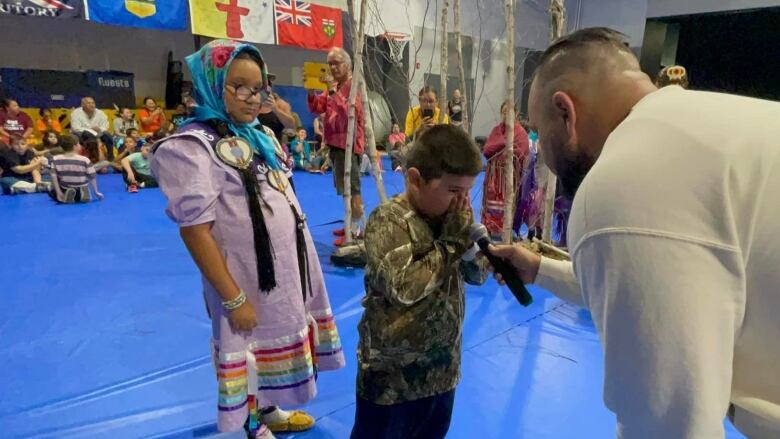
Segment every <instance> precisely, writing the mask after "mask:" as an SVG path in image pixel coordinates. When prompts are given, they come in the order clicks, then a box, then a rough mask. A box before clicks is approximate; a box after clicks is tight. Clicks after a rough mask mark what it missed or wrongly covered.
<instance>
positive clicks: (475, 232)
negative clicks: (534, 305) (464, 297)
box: [469, 223, 539, 306]
mask: <svg viewBox="0 0 780 439" xmlns="http://www.w3.org/2000/svg"><path fill="white" fill-rule="evenodd" d="M469 232H470V233H469V235H470V236H471V239H472V240H474V242H475V243H476V244H477V246H479V248H480V250H481V252H482V255H483V256H484V257H485V258H487V260H488V262H490V265H491V266H492V268H493V271H494V272H495V273H496V274H495V277H496V279H497V280H499V282H502V283H506V285H507V286H508V287H509V290H510V291H512V294H513V295H514V296H515V298H516V299H517V301H518V302H520V304H521V305H523V306H528V305H530V304H531V302H532V301H533V297H531V294H530V293H529V292H528V290H527V289H526V288H525V285H524V281H527V282H528V283H531V282H532V281H533V279H534V278H535V277H536V273H535V272H534V273H533V276H532V277H531V276H523V277H522V278H521V274H530V272H529V270H527V269H524V266H525V265H531V266H533V262H531V261H530V260H529V262H530V264H525V262H526V261H525V260H523V258H522V257H523V256H528V255H524V254H523V253H522V249H519V248H518V247H519V246H501V247H495V246H493V245H491V243H490V238H489V237H488V232H487V229H486V228H485V226H483V225H482V224H476V223H475V224H472V225H471V227H470V228H469ZM528 253H531V252H530V251H529V252H528ZM517 256H520V258H519V259H518V258H517ZM518 265H520V266H518ZM538 270H539V265H538V264H536V271H538Z"/></svg>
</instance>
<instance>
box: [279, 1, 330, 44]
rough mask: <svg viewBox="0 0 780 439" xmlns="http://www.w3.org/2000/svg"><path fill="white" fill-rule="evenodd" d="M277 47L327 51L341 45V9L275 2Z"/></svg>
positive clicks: (302, 3) (306, 3)
mask: <svg viewBox="0 0 780 439" xmlns="http://www.w3.org/2000/svg"><path fill="white" fill-rule="evenodd" d="M274 11H275V17H276V34H277V44H280V45H284V46H296V47H303V48H306V49H315V50H329V49H330V48H331V47H334V46H337V47H342V46H343V45H344V37H343V34H344V32H343V29H342V22H341V9H339V8H331V7H327V6H322V5H317V4H313V3H310V2H305V1H299V0H274Z"/></svg>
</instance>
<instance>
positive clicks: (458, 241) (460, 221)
mask: <svg viewBox="0 0 780 439" xmlns="http://www.w3.org/2000/svg"><path fill="white" fill-rule="evenodd" d="M473 222H474V214H473V212H472V211H471V200H470V199H469V197H468V195H465V194H464V195H458V196H457V197H455V198H453V199H452V202H450V209H449V211H448V212H447V216H446V217H445V219H444V224H443V227H442V234H441V236H442V239H443V240H444V241H447V242H449V243H451V244H453V245H455V247H456V252H457V254H458V257H460V255H461V254H463V253H464V252H465V251H466V250H468V248H469V247H470V246H471V238H470V237H469V226H470V225H471V223H473Z"/></svg>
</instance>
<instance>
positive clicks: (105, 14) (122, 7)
mask: <svg viewBox="0 0 780 439" xmlns="http://www.w3.org/2000/svg"><path fill="white" fill-rule="evenodd" d="M87 13H88V16H87V19H89V20H90V21H94V22H96V23H104V24H113V25H116V26H131V27H142V28H146V29H169V30H185V29H187V2H186V1H184V0H87Z"/></svg>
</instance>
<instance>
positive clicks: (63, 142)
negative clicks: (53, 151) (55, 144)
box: [59, 134, 79, 152]
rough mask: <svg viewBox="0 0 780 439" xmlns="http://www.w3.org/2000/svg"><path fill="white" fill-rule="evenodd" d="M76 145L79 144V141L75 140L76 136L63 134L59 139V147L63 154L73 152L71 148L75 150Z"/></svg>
mask: <svg viewBox="0 0 780 439" xmlns="http://www.w3.org/2000/svg"><path fill="white" fill-rule="evenodd" d="M78 144H79V139H77V138H76V136H74V135H73V134H65V135H63V136H62V137H60V143H59V146H60V147H61V148H62V150H63V151H65V152H71V151H73V148H75V147H76V145H78Z"/></svg>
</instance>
